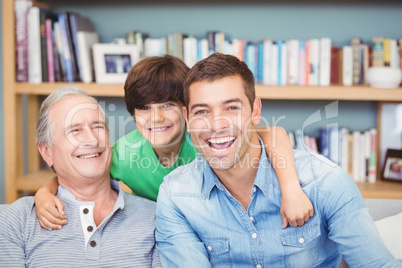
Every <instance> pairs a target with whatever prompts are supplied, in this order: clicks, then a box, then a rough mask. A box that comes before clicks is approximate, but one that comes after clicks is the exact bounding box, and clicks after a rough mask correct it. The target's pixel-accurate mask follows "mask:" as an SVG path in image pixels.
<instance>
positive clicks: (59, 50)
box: [53, 22, 67, 81]
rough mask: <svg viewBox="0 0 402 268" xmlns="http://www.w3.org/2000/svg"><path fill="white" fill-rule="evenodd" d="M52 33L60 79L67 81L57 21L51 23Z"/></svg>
mask: <svg viewBox="0 0 402 268" xmlns="http://www.w3.org/2000/svg"><path fill="white" fill-rule="evenodd" d="M53 35H54V41H55V47H56V52H57V55H58V57H57V59H58V62H59V67H60V81H67V75H66V66H65V61H64V56H63V41H62V38H61V33H60V25H59V22H55V23H54V25H53Z"/></svg>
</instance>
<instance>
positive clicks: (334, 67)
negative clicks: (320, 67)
mask: <svg viewBox="0 0 402 268" xmlns="http://www.w3.org/2000/svg"><path fill="white" fill-rule="evenodd" d="M330 80H331V85H338V84H339V47H338V46H332V47H331V78H330Z"/></svg>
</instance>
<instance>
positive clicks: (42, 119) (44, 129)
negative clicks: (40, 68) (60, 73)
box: [36, 85, 109, 146]
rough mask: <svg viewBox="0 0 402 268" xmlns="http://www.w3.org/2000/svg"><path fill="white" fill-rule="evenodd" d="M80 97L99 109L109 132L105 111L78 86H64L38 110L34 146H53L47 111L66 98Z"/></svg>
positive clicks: (48, 97)
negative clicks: (94, 104)
mask: <svg viewBox="0 0 402 268" xmlns="http://www.w3.org/2000/svg"><path fill="white" fill-rule="evenodd" d="M74 95H81V96H87V97H89V98H90V99H92V100H93V101H94V103H96V104H97V105H98V107H99V111H100V114H101V116H102V117H103V119H104V120H105V123H106V130H107V131H109V126H108V120H107V117H106V114H105V111H104V110H103V109H102V107H101V106H100V105H99V102H98V101H97V100H96V99H95V98H93V97H91V96H90V95H89V94H88V93H87V92H86V91H85V90H83V89H82V88H80V87H78V86H74V85H66V86H62V87H59V88H58V89H56V90H55V91H53V92H52V93H51V94H50V95H49V96H47V98H46V99H45V100H44V101H43V103H42V105H41V107H40V110H39V117H38V123H37V124H36V144H39V143H40V144H46V145H49V146H53V138H54V137H53V124H52V122H51V118H50V116H49V111H50V109H51V108H52V106H53V105H54V104H55V103H56V102H58V101H61V100H62V99H64V98H66V97H68V96H74Z"/></svg>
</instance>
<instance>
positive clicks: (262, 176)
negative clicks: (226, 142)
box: [203, 137, 275, 196]
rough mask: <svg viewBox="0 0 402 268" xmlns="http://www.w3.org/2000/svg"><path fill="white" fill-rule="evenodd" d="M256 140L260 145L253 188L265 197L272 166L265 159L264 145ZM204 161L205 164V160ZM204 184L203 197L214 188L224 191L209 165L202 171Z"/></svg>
mask: <svg viewBox="0 0 402 268" xmlns="http://www.w3.org/2000/svg"><path fill="white" fill-rule="evenodd" d="M258 140H259V141H260V145H261V157H260V161H259V164H258V170H257V174H256V177H255V180H254V186H256V187H257V188H259V189H261V191H262V192H263V194H264V195H265V196H267V195H268V188H269V185H270V184H272V180H273V175H272V174H275V173H274V172H272V165H271V162H270V161H269V159H268V157H267V154H266V151H265V147H264V143H263V142H262V140H261V138H260V137H258ZM203 160H204V159H203ZM204 161H205V162H206V160H204ZM204 182H205V184H204V187H203V194H205V195H210V194H211V192H212V190H213V189H214V188H215V187H217V188H218V189H220V190H221V191H226V188H225V186H224V185H223V184H222V183H221V181H220V180H219V178H218V177H217V176H216V174H215V173H214V171H213V170H212V168H211V166H210V165H209V164H207V165H206V168H205V169H204Z"/></svg>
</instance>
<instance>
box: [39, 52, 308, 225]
mask: <svg viewBox="0 0 402 268" xmlns="http://www.w3.org/2000/svg"><path fill="white" fill-rule="evenodd" d="M188 72H189V68H188V67H187V66H186V65H185V64H184V62H182V61H181V60H179V59H177V58H175V57H172V56H168V55H167V56H164V57H150V58H146V59H144V60H142V61H140V62H138V63H137V64H136V65H135V66H133V67H132V68H131V70H130V72H129V73H128V76H127V80H126V83H125V85H124V90H125V95H124V99H125V102H126V107H127V110H128V112H129V113H130V114H131V116H132V117H133V118H134V120H135V123H136V126H137V130H135V131H132V132H130V133H128V134H127V135H125V136H124V137H122V138H121V139H119V140H118V141H117V142H116V143H115V144H114V146H113V159H112V166H111V169H110V173H111V176H112V178H113V179H115V180H118V181H122V182H123V183H124V184H126V185H127V186H128V187H129V188H130V189H131V191H132V193H133V194H134V195H138V196H141V197H145V198H148V199H150V200H154V201H155V200H156V198H157V196H158V191H159V186H160V184H161V183H162V181H163V178H164V177H165V176H166V175H167V174H169V173H170V172H171V171H172V170H173V169H175V168H176V167H178V166H181V165H185V164H188V163H190V162H191V161H192V160H194V158H195V157H196V156H197V155H198V152H197V150H196V149H195V148H194V146H193V144H192V142H191V138H190V135H189V134H188V133H186V131H185V121H184V117H183V114H182V107H183V105H184V99H183V82H184V80H185V77H186V75H187V73H188ZM217 120H224V118H222V119H217ZM260 130H261V131H260ZM258 131H259V132H258V134H259V136H260V137H261V138H262V140H263V142H264V144H265V146H266V151H267V155H268V157H269V159H270V161H271V163H272V164H273V167H274V169H275V172H276V174H277V176H278V180H279V184H280V187H281V191H282V205H281V215H282V223H283V228H285V227H286V226H288V224H290V225H291V226H292V227H296V226H302V225H303V224H304V222H307V221H308V220H309V218H310V217H312V216H313V215H314V210H313V206H312V204H311V202H310V200H309V199H308V197H307V196H306V195H305V194H304V192H303V191H302V190H301V187H300V184H299V181H298V179H297V175H296V171H295V167H294V159H293V151H292V147H291V145H290V142H289V140H288V137H287V134H286V132H285V131H284V129H283V128H280V127H263V128H259V130H258ZM223 142H224V141H222V143H223ZM275 145H276V146H275ZM277 162H278V163H279V162H281V167H282V168H279V167H278V165H275V163H277ZM57 187H58V184H57V179H53V180H52V181H51V182H50V183H48V184H47V185H46V186H44V187H42V188H41V189H40V190H39V191H38V192H37V194H36V195H35V203H36V211H37V214H38V219H39V222H40V224H41V226H42V227H43V228H47V229H60V228H61V226H62V225H63V224H65V223H66V222H67V219H66V217H65V216H64V215H63V204H61V202H60V200H59V199H58V198H57V197H55V194H56V193H57Z"/></svg>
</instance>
